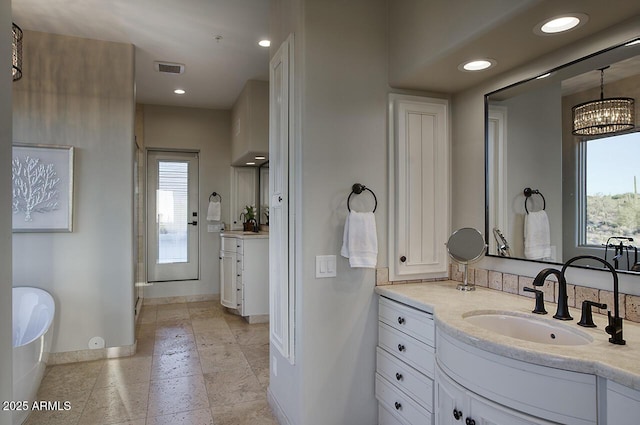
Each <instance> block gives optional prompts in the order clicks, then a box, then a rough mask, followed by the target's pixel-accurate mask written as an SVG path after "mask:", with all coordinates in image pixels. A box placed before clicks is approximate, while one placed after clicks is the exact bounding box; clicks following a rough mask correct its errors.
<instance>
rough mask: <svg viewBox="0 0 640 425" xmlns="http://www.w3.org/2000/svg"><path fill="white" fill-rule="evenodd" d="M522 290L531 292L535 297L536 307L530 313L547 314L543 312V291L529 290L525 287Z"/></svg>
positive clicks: (545, 311)
mask: <svg viewBox="0 0 640 425" xmlns="http://www.w3.org/2000/svg"><path fill="white" fill-rule="evenodd" d="M522 290H523V291H525V292H533V293H534V294H535V296H536V306H535V308H534V309H533V310H531V312H532V313H535V314H547V310H545V308H544V292H543V291H541V290H540V289H534V288H529V287H527V286H525V287H524V288H523V289H522Z"/></svg>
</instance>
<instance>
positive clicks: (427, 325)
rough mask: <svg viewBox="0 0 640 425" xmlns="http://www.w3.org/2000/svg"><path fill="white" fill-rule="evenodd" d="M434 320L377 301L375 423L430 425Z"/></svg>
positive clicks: (411, 309) (422, 314)
mask: <svg viewBox="0 0 640 425" xmlns="http://www.w3.org/2000/svg"><path fill="white" fill-rule="evenodd" d="M434 341H435V337H434V325H433V316H432V315H431V314H429V313H426V312H423V311H420V310H416V309H414V308H412V307H409V306H407V305H404V304H401V303H398V302H395V301H392V300H390V299H388V298H384V297H380V300H379V322H378V347H377V360H376V398H377V399H378V406H379V407H378V423H379V424H380V425H383V424H389V425H391V424H393V425H395V424H403V425H413V424H416V425H417V424H421V425H423V424H432V423H433V411H434V405H433V387H434V384H433V379H434V372H435V343H434Z"/></svg>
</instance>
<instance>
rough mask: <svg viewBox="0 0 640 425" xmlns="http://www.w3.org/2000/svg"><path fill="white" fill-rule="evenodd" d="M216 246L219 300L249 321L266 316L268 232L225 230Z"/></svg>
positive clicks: (256, 320)
mask: <svg viewBox="0 0 640 425" xmlns="http://www.w3.org/2000/svg"><path fill="white" fill-rule="evenodd" d="M220 240H221V249H220V303H221V304H222V305H223V306H225V307H228V308H230V309H233V310H236V311H237V312H238V314H240V315H241V316H243V317H245V318H246V319H247V321H248V322H249V323H261V322H267V321H268V320H269V235H268V234H263V233H258V234H247V232H225V233H223V234H222V237H221V238H220Z"/></svg>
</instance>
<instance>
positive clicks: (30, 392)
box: [12, 287, 55, 425]
mask: <svg viewBox="0 0 640 425" xmlns="http://www.w3.org/2000/svg"><path fill="white" fill-rule="evenodd" d="M54 314H55V302H54V301H53V297H52V296H51V294H49V293H48V292H47V291H44V290H42V289H40V288H31V287H14V288H13V401H14V402H19V403H22V405H23V406H24V405H25V404H24V403H23V402H28V404H26V406H30V405H31V404H32V403H33V401H34V400H35V399H36V394H37V393H38V388H39V387H40V382H41V381H42V377H43V375H44V369H45V367H46V364H47V358H48V355H49V350H50V348H51V338H52V333H53V326H52V323H53V316H54ZM12 410H13V409H12ZM28 414H29V410H14V413H13V425H19V424H21V423H22V422H24V420H25V419H26V418H27V416H28Z"/></svg>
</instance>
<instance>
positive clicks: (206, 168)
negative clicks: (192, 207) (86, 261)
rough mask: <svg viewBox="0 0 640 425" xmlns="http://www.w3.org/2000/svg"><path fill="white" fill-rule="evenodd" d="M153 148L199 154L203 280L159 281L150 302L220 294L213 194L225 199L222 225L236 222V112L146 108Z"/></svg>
mask: <svg viewBox="0 0 640 425" xmlns="http://www.w3.org/2000/svg"><path fill="white" fill-rule="evenodd" d="M144 143H145V147H146V148H147V149H158V148H159V149H172V150H176V149H184V150H196V151H199V152H200V155H199V167H198V168H199V179H198V180H199V184H200V196H199V199H200V201H199V208H200V212H199V216H200V217H199V220H198V229H199V235H200V279H199V280H194V281H183V282H157V283H154V285H153V286H149V287H147V288H145V291H144V296H145V298H158V297H176V296H190V295H212V294H219V293H220V263H219V260H218V257H219V254H220V233H219V232H216V233H209V232H207V221H206V220H205V218H206V214H207V207H208V205H209V195H211V193H212V192H214V191H215V192H218V193H219V194H220V195H221V196H222V220H223V221H225V222H226V223H227V226H229V223H230V219H231V217H230V212H229V209H230V205H231V203H230V201H231V197H230V175H231V166H230V163H231V112H230V111H223V110H215V109H200V108H182V107H173V106H157V105H144Z"/></svg>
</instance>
